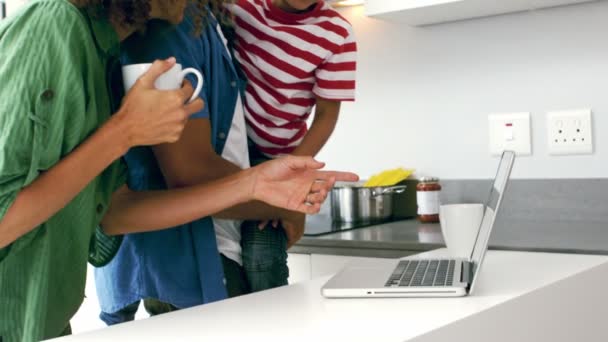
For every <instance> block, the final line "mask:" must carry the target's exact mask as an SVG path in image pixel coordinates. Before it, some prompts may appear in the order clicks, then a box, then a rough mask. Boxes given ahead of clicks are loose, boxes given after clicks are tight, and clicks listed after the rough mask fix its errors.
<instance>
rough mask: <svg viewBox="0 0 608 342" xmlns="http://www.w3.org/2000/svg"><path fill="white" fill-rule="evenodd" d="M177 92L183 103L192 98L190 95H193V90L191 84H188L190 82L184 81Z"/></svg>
mask: <svg viewBox="0 0 608 342" xmlns="http://www.w3.org/2000/svg"><path fill="white" fill-rule="evenodd" d="M177 91H178V92H179V94H180V96H181V97H182V99H184V102H186V100H188V99H189V98H190V97H192V93H194V88H192V83H190V81H188V80H187V79H184V82H183V83H182V87H181V88H179V89H178V90H177Z"/></svg>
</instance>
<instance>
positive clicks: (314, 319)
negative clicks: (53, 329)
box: [59, 249, 608, 342]
mask: <svg viewBox="0 0 608 342" xmlns="http://www.w3.org/2000/svg"><path fill="white" fill-rule="evenodd" d="M446 254H447V253H446V250H445V249H442V250H437V251H432V252H427V253H423V254H422V255H421V256H425V257H442V256H445V255H446ZM416 257H417V256H416ZM379 261H380V260H379V259H369V260H367V262H368V263H369V266H373V264H374V263H377V262H379ZM479 277H480V278H479V279H478V286H477V287H476V292H475V293H474V294H473V295H471V296H468V297H460V298H373V299H327V298H324V297H322V296H321V294H320V288H321V286H323V284H324V283H325V282H326V281H327V279H328V277H322V278H317V279H314V280H311V281H305V282H300V283H297V284H294V285H291V286H284V287H280V288H276V289H272V290H268V291H262V292H258V293H255V294H251V295H247V296H242V297H236V298H232V299H228V300H225V301H221V302H216V303H211V304H207V305H201V306H197V307H193V308H190V309H184V310H180V311H175V312H171V313H168V314H164V315H160V316H156V317H152V318H149V319H144V320H139V321H134V322H129V323H124V324H119V325H115V326H111V327H108V328H104V329H101V330H98V331H93V332H90V333H85V334H80V335H74V336H68V337H64V338H61V339H59V340H62V341H66V342H67V341H115V342H118V341H200V340H209V341H248V340H255V341H258V340H259V341H285V340H289V341H416V342H431V341H448V340H454V341H473V342H476V341H480V342H481V341H493V342H506V341H509V342H510V341H522V342H527V341H534V342H536V341H577V340H580V341H598V342H599V341H606V340H608V331H607V330H606V329H605V327H604V322H603V321H604V320H605V317H606V316H607V315H608V306H606V305H597V303H605V302H608V292H606V291H605V285H604V284H605V280H606V278H607V277H608V257H606V256H597V255H572V254H553V253H531V252H514V251H489V252H488V254H487V256H486V259H485V261H484V264H483V267H482V269H481V271H480V274H479Z"/></svg>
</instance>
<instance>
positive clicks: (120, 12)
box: [70, 0, 234, 34]
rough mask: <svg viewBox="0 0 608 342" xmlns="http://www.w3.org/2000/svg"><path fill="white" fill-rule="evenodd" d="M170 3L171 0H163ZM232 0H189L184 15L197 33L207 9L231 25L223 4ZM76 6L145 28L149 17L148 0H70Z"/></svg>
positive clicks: (204, 23) (204, 22)
mask: <svg viewBox="0 0 608 342" xmlns="http://www.w3.org/2000/svg"><path fill="white" fill-rule="evenodd" d="M165 1H166V2H167V3H169V4H170V3H171V2H172V0H165ZM233 1H234V0H189V1H188V2H189V3H190V6H188V7H187V10H186V13H185V14H186V15H187V16H189V17H190V18H191V19H192V21H193V22H194V27H195V32H194V34H199V33H200V31H201V30H202V28H203V26H204V25H206V24H207V21H206V19H207V15H208V9H209V10H210V11H211V13H213V15H215V17H216V18H217V19H218V20H219V21H220V22H221V23H222V24H224V25H226V26H232V16H231V15H230V13H229V12H228V11H227V10H226V8H225V7H224V4H226V3H230V2H233ZM70 2H72V3H73V4H74V5H75V6H76V7H79V8H84V9H87V10H89V11H90V12H91V13H92V14H94V15H105V16H109V15H110V13H109V11H110V9H112V10H113V12H112V13H111V14H112V16H114V17H115V18H116V19H117V20H118V21H119V22H120V23H123V24H126V25H129V26H134V27H135V28H137V29H138V30H139V31H143V30H145V27H146V23H147V22H148V20H149V19H150V0H70Z"/></svg>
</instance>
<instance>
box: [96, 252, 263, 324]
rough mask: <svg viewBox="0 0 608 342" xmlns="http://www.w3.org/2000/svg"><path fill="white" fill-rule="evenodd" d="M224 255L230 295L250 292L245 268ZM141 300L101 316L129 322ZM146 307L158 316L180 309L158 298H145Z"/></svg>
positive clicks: (115, 320)
mask: <svg viewBox="0 0 608 342" xmlns="http://www.w3.org/2000/svg"><path fill="white" fill-rule="evenodd" d="M221 257H222V265H223V266H224V276H225V277H226V290H227V291H228V295H229V296H230V297H236V296H240V295H243V294H247V293H250V292H251V290H250V288H249V283H248V282H247V279H246V275H245V272H244V270H243V268H242V267H241V266H240V265H239V264H238V263H237V262H235V261H233V260H230V259H228V258H226V257H225V256H224V255H222V256H221ZM139 303H140V301H139V300H138V301H136V302H134V303H131V304H129V305H127V306H126V307H124V308H122V309H121V310H118V311H116V312H103V311H102V312H101V313H100V314H99V318H100V319H101V320H102V321H104V323H106V324H107V325H114V324H118V323H124V322H129V321H132V320H134V319H135V313H136V312H137V309H138V308H139ZM144 308H145V309H146V311H147V312H148V313H149V314H150V316H156V315H160V314H163V313H167V312H171V311H176V310H179V308H177V307H175V306H174V305H171V304H169V303H164V302H161V301H159V300H157V299H153V298H146V299H144Z"/></svg>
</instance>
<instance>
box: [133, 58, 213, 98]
mask: <svg viewBox="0 0 608 342" xmlns="http://www.w3.org/2000/svg"><path fill="white" fill-rule="evenodd" d="M150 66H152V63H141V64H129V65H125V66H123V67H122V80H123V85H124V87H125V92H127V91H129V89H131V87H132V86H133V85H134V84H135V81H137V79H138V78H140V77H141V75H143V74H144V73H145V72H146V71H148V69H150ZM187 74H194V75H195V76H196V78H197V82H196V88H195V89H194V93H193V94H192V96H191V97H190V100H188V102H192V101H194V99H196V97H197V96H198V94H199V93H200V92H201V89H203V75H202V74H201V73H200V72H199V71H198V70H196V69H194V68H187V69H184V70H182V65H181V64H177V63H176V64H175V65H174V66H173V67H172V68H171V69H169V70H167V71H166V72H164V73H163V74H161V75H160V76H158V78H157V79H156V81H155V82H154V86H155V87H156V89H159V90H175V89H179V88H181V86H182V82H183V81H184V77H186V75H187Z"/></svg>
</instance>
